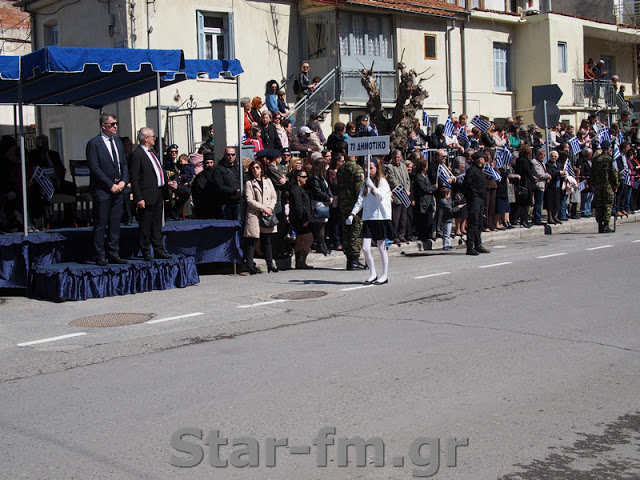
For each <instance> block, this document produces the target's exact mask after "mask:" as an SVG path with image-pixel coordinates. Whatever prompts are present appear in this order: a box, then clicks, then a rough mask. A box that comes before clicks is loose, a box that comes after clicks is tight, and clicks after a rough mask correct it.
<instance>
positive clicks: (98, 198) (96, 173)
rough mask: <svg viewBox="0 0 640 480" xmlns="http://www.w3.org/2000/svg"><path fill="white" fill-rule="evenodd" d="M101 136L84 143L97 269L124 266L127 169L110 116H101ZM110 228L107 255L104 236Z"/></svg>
mask: <svg viewBox="0 0 640 480" xmlns="http://www.w3.org/2000/svg"><path fill="white" fill-rule="evenodd" d="M100 128H101V130H102V132H101V133H100V135H98V136H96V137H93V138H92V139H91V140H89V142H88V143H87V161H88V163H89V171H90V180H89V191H90V192H91V196H92V197H93V245H94V248H95V251H96V256H95V260H96V263H97V264H98V265H100V266H105V265H107V264H108V262H111V263H117V264H125V263H127V261H126V260H123V259H121V258H120V217H121V216H122V204H123V200H124V194H123V191H124V187H125V185H126V184H127V183H129V169H128V166H127V158H126V156H125V154H124V148H123V146H122V142H121V141H120V139H119V138H118V136H117V135H116V133H117V132H118V122H117V120H116V116H115V115H114V114H112V113H103V114H102V115H100ZM107 226H108V227H109V240H108V242H107V248H106V255H105V245H104V237H105V234H106V231H107Z"/></svg>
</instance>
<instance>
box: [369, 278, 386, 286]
mask: <svg viewBox="0 0 640 480" xmlns="http://www.w3.org/2000/svg"><path fill="white" fill-rule="evenodd" d="M386 283H389V279H388V278H386V279H384V280H383V281H380V280H376V281H375V282H373V284H374V285H384V284H386Z"/></svg>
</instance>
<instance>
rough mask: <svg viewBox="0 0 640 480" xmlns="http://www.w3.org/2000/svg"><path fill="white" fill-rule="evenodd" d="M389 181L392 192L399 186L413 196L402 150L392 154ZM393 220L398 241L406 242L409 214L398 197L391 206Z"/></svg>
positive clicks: (388, 166) (395, 197)
mask: <svg viewBox="0 0 640 480" xmlns="http://www.w3.org/2000/svg"><path fill="white" fill-rule="evenodd" d="M387 169H388V172H387V180H388V182H389V187H390V188H391V190H393V189H394V188H396V187H397V186H398V185H402V186H403V187H404V189H405V190H406V191H407V195H411V180H410V178H409V170H407V166H406V165H405V164H404V161H403V159H402V152H401V151H400V150H394V151H392V152H391V163H390V164H389V165H387ZM391 220H392V222H393V227H394V228H395V229H396V232H397V233H398V240H400V241H401V242H406V241H407V239H408V238H409V233H410V232H408V231H407V226H408V212H407V209H406V208H405V207H404V206H403V205H402V202H401V201H400V199H399V198H398V197H397V196H395V195H394V196H393V203H392V204H391Z"/></svg>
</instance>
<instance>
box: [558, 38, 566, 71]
mask: <svg viewBox="0 0 640 480" xmlns="http://www.w3.org/2000/svg"><path fill="white" fill-rule="evenodd" d="M558 72H560V73H567V43H566V42H558Z"/></svg>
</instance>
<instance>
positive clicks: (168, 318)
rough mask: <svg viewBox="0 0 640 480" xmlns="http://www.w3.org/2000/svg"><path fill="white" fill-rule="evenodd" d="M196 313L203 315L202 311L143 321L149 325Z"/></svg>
mask: <svg viewBox="0 0 640 480" xmlns="http://www.w3.org/2000/svg"><path fill="white" fill-rule="evenodd" d="M198 315H204V313H202V312H196V313H187V314H186V315H178V316H177V317H167V318H158V319H157V320H149V321H147V322H144V323H146V324H147V325H150V324H152V323H161V322H168V321H169V320H178V319H179V318H189V317H197V316H198Z"/></svg>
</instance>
